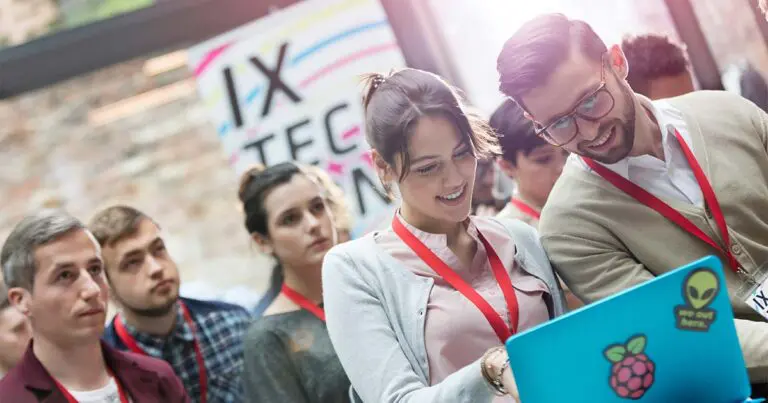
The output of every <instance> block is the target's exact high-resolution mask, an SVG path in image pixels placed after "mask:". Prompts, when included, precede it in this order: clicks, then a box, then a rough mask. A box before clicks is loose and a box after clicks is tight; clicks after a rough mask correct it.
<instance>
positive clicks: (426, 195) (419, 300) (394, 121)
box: [323, 69, 565, 403]
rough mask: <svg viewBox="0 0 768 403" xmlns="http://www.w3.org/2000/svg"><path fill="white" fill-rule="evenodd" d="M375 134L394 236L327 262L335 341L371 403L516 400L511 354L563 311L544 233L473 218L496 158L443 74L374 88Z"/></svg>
mask: <svg viewBox="0 0 768 403" xmlns="http://www.w3.org/2000/svg"><path fill="white" fill-rule="evenodd" d="M363 103H364V107H365V122H366V135H367V140H368V143H369V144H370V145H371V147H372V148H373V153H372V156H373V160H374V165H375V168H376V170H377V172H378V175H379V177H380V178H381V180H382V182H383V184H384V186H385V188H387V189H389V190H390V191H393V192H394V191H395V190H396V192H394V193H396V194H398V195H399V199H400V201H401V204H400V208H399V210H398V211H397V213H396V214H395V217H394V219H393V221H392V224H391V226H390V227H389V228H387V229H385V230H383V231H379V232H374V233H371V234H368V235H366V236H363V237H361V238H359V239H356V240H353V241H350V242H347V243H345V244H342V245H338V246H336V247H334V248H333V249H331V251H330V252H328V254H326V256H325V260H324V262H323V295H324V301H325V308H326V315H327V318H328V332H329V334H330V337H331V341H332V342H333V345H334V347H335V348H336V352H337V354H338V356H339V359H340V360H341V363H342V365H343V366H344V369H345V370H346V372H347V374H348V375H349V377H350V380H351V382H352V386H353V388H354V390H355V392H357V393H358V394H359V396H360V397H362V399H363V401H365V402H376V403H406V402H407V403H411V402H413V403H416V402H418V403H437V402H440V403H446V402H448V403H452V402H455V403H482V402H494V403H495V402H513V401H517V392H516V385H515V381H514V377H513V375H512V372H511V370H510V369H509V361H508V359H507V353H506V350H505V349H504V347H503V343H504V342H505V341H506V339H507V338H508V337H510V336H511V335H513V334H515V333H517V332H520V331H523V330H525V329H528V328H530V327H533V326H536V325H538V324H540V323H542V322H545V321H547V320H549V319H550V318H553V317H556V316H558V315H561V314H562V313H563V312H564V311H565V306H564V302H563V296H562V292H561V290H560V288H559V286H558V282H557V280H556V278H555V275H554V273H553V271H552V268H551V266H550V264H549V261H548V260H547V257H546V254H545V253H544V250H543V248H542V246H541V244H540V243H539V240H538V235H537V233H536V231H535V230H534V229H533V228H532V227H530V226H528V225H526V224H524V223H522V222H520V221H517V220H504V219H496V218H492V217H476V216H470V215H469V213H470V208H471V204H472V203H471V201H472V200H471V199H472V190H473V185H474V183H475V172H476V167H477V161H478V159H482V158H488V157H491V156H492V155H495V154H498V151H499V150H498V144H497V141H496V138H495V136H494V135H493V134H492V132H491V131H490V130H489V129H488V126H487V124H486V123H485V122H483V121H482V120H480V119H479V118H477V117H476V116H475V115H473V114H472V113H470V112H468V111H467V109H466V108H465V106H464V105H463V103H462V100H461V98H460V97H459V96H458V94H457V92H456V91H455V90H453V89H452V88H451V87H450V86H449V85H448V84H447V83H446V82H445V81H443V80H442V79H441V78H440V77H438V76H436V75H434V74H431V73H427V72H424V71H420V70H414V69H405V70H402V71H399V72H396V73H394V74H391V75H389V76H387V77H385V76H383V75H380V74H372V75H370V76H369V77H368V78H367V88H366V91H365V96H364V100H363Z"/></svg>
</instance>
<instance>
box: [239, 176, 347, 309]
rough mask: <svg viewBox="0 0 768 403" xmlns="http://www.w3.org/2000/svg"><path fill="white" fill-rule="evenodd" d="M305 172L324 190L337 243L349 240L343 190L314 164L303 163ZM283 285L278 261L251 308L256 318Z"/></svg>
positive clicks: (270, 303) (345, 201)
mask: <svg viewBox="0 0 768 403" xmlns="http://www.w3.org/2000/svg"><path fill="white" fill-rule="evenodd" d="M302 167H303V169H304V171H305V173H306V174H308V175H311V176H313V177H314V179H315V180H316V181H317V182H318V183H319V184H320V186H322V187H323V189H324V190H325V201H326V203H328V208H329V209H330V210H331V212H332V213H333V221H334V223H335V225H336V233H337V235H338V241H337V242H338V243H341V242H346V241H349V240H350V238H351V237H352V223H353V220H352V215H351V214H350V213H349V207H348V205H347V200H346V198H345V197H344V191H343V190H342V189H341V187H339V185H337V184H336V182H334V181H333V179H331V177H330V175H328V173H327V172H326V171H325V170H323V169H322V168H320V167H319V166H316V165H303V166H302ZM262 170H264V166H263V165H259V164H257V165H254V166H253V167H252V172H257V171H262ZM282 285H283V270H282V269H281V268H280V263H279V262H278V263H277V264H275V265H274V266H273V267H272V274H271V275H270V278H269V286H268V287H267V291H266V292H264V295H263V296H262V297H261V298H260V299H259V302H258V303H256V307H255V308H254V309H253V315H254V317H256V318H260V317H261V315H263V314H264V311H266V310H267V308H269V306H270V305H272V302H273V301H274V300H275V298H277V296H278V295H279V294H280V289H281V287H282Z"/></svg>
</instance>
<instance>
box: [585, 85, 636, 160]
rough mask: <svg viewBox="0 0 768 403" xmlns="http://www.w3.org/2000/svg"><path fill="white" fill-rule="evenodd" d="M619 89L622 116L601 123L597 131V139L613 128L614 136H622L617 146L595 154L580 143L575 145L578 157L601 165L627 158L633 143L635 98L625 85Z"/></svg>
mask: <svg viewBox="0 0 768 403" xmlns="http://www.w3.org/2000/svg"><path fill="white" fill-rule="evenodd" d="M620 87H621V101H622V102H623V103H624V105H626V109H627V110H626V111H625V113H624V116H622V117H621V118H613V119H610V120H607V121H605V122H602V123H601V124H600V127H598V129H597V133H598V135H597V137H598V138H599V137H600V136H602V135H603V134H605V133H606V132H607V131H609V130H611V128H613V127H615V128H616V133H615V134H614V136H620V135H621V136H623V137H622V138H620V139H619V140H620V141H619V144H617V145H616V146H614V147H613V148H612V149H610V150H608V151H606V152H602V153H595V152H592V150H591V149H590V148H589V147H588V146H587V144H588V143H589V142H580V143H579V144H578V145H577V148H578V150H579V154H580V155H582V156H584V157H587V158H591V159H593V160H595V161H597V162H601V163H603V164H615V163H617V162H619V161H621V160H623V159H624V158H627V156H628V155H629V153H630V152H631V151H632V147H633V146H634V143H635V96H634V94H633V93H632V92H631V91H630V90H629V88H628V87H627V86H626V85H621V86H620ZM619 132H621V133H619Z"/></svg>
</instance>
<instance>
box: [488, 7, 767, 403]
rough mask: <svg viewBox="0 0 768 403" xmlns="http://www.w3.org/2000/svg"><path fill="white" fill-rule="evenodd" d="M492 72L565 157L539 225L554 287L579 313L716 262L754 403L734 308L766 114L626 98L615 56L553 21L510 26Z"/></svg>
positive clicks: (751, 276) (754, 353)
mask: <svg viewBox="0 0 768 403" xmlns="http://www.w3.org/2000/svg"><path fill="white" fill-rule="evenodd" d="M497 66H498V71H499V74H500V80H499V81H500V89H501V91H502V92H503V93H504V95H506V96H508V97H510V98H512V99H514V100H515V101H516V102H517V103H518V105H520V106H521V107H522V108H524V109H525V111H526V113H527V115H528V116H530V118H531V120H532V121H533V124H534V127H535V128H536V129H535V130H536V133H537V134H538V135H540V136H541V137H542V138H544V139H545V140H547V141H548V142H550V143H551V144H553V145H556V146H559V147H562V148H563V149H565V150H567V151H569V152H571V156H570V157H569V159H568V162H567V163H566V165H565V168H564V169H563V174H562V175H561V176H560V179H559V180H558V181H557V184H556V185H555V187H554V188H553V189H552V192H551V193H550V196H549V199H548V200H547V204H546V206H545V207H544V210H543V211H542V215H541V221H540V223H539V230H540V233H541V241H542V243H543V244H544V247H545V248H546V250H547V254H548V255H549V258H550V259H551V261H552V264H553V265H554V266H555V267H556V268H557V270H558V273H559V274H560V275H561V276H562V278H563V280H564V281H565V282H566V284H568V286H569V287H570V288H571V290H572V291H573V292H574V293H575V294H576V295H578V296H579V297H580V298H581V299H582V300H584V301H585V302H592V301H596V300H599V299H602V298H605V297H608V296H610V295H613V294H616V293H618V292H621V291H622V290H625V289H627V288H631V287H633V286H635V285H637V284H640V283H643V282H645V281H647V280H650V279H653V278H654V277H656V276H660V275H663V274H665V273H668V272H670V271H671V270H674V268H676V267H680V266H682V265H685V264H688V263H690V262H692V261H695V260H698V259H700V258H702V257H704V256H708V255H715V256H717V257H718V258H719V259H720V260H721V261H722V262H723V266H724V273H725V278H726V281H727V291H728V296H729V297H730V300H731V305H732V307H733V311H734V314H735V317H736V318H737V319H736V321H735V327H736V330H737V332H738V335H739V341H740V344H741V349H742V352H743V353H744V359H745V362H746V365H747V369H748V371H749V375H750V379H751V380H752V382H755V383H756V385H754V386H755V387H754V388H753V390H758V391H759V392H758V393H759V394H760V395H759V396H760V397H763V396H765V389H764V387H765V382H766V380H768V323H765V320H764V319H763V318H762V316H761V315H760V314H759V313H758V312H755V311H753V310H752V309H751V308H750V307H749V306H748V305H747V303H745V300H747V299H748V298H749V295H750V291H751V290H752V288H753V287H754V286H756V285H758V284H760V282H762V280H763V279H764V278H765V274H766V270H768V266H765V262H766V261H768V244H767V243H766V242H765V240H766V234H768V181H766V178H768V157H766V155H767V153H768V115H767V114H766V113H765V112H763V111H762V110H761V109H760V108H758V107H757V106H755V105H754V104H753V103H751V102H749V101H747V100H746V99H744V98H742V97H740V96H738V95H735V94H731V93H729V92H726V91H694V92H691V93H689V94H686V95H683V96H679V97H675V98H669V99H664V100H659V101H650V100H648V98H646V97H643V96H640V95H637V94H635V93H634V92H633V91H632V88H630V85H629V84H628V83H627V77H628V75H629V73H630V71H631V69H632V65H631V63H629V62H628V61H627V59H626V57H625V55H624V52H623V51H622V49H621V47H619V46H615V45H614V46H611V47H610V48H608V47H607V46H606V45H605V43H604V42H603V41H602V40H601V39H600V37H598V36H597V34H595V32H594V31H593V30H592V28H591V27H590V26H589V24H587V23H585V22H583V21H579V20H571V19H568V17H566V16H564V15H562V14H547V15H542V16H539V17H537V18H535V19H533V20H531V21H529V22H527V23H525V24H523V25H522V26H521V28H520V29H519V30H518V31H517V32H516V33H515V34H514V35H513V36H512V37H511V38H510V39H509V40H508V41H507V42H506V43H505V45H504V47H503V50H502V51H501V54H500V55H499V58H498V64H497ZM757 384H759V385H757Z"/></svg>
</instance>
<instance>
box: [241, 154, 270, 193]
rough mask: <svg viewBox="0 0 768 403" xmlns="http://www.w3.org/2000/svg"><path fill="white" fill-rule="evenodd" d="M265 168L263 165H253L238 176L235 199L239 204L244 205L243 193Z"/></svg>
mask: <svg viewBox="0 0 768 403" xmlns="http://www.w3.org/2000/svg"><path fill="white" fill-rule="evenodd" d="M265 169H267V167H266V166H265V165H264V164H259V163H255V164H253V165H251V166H249V167H248V169H246V170H245V172H243V174H242V175H240V186H239V187H238V191H237V197H238V198H239V199H240V202H241V203H245V191H246V190H247V189H248V185H249V184H250V183H251V181H252V180H253V178H254V177H256V176H258V175H259V174H260V173H262V172H264V170H265Z"/></svg>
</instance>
